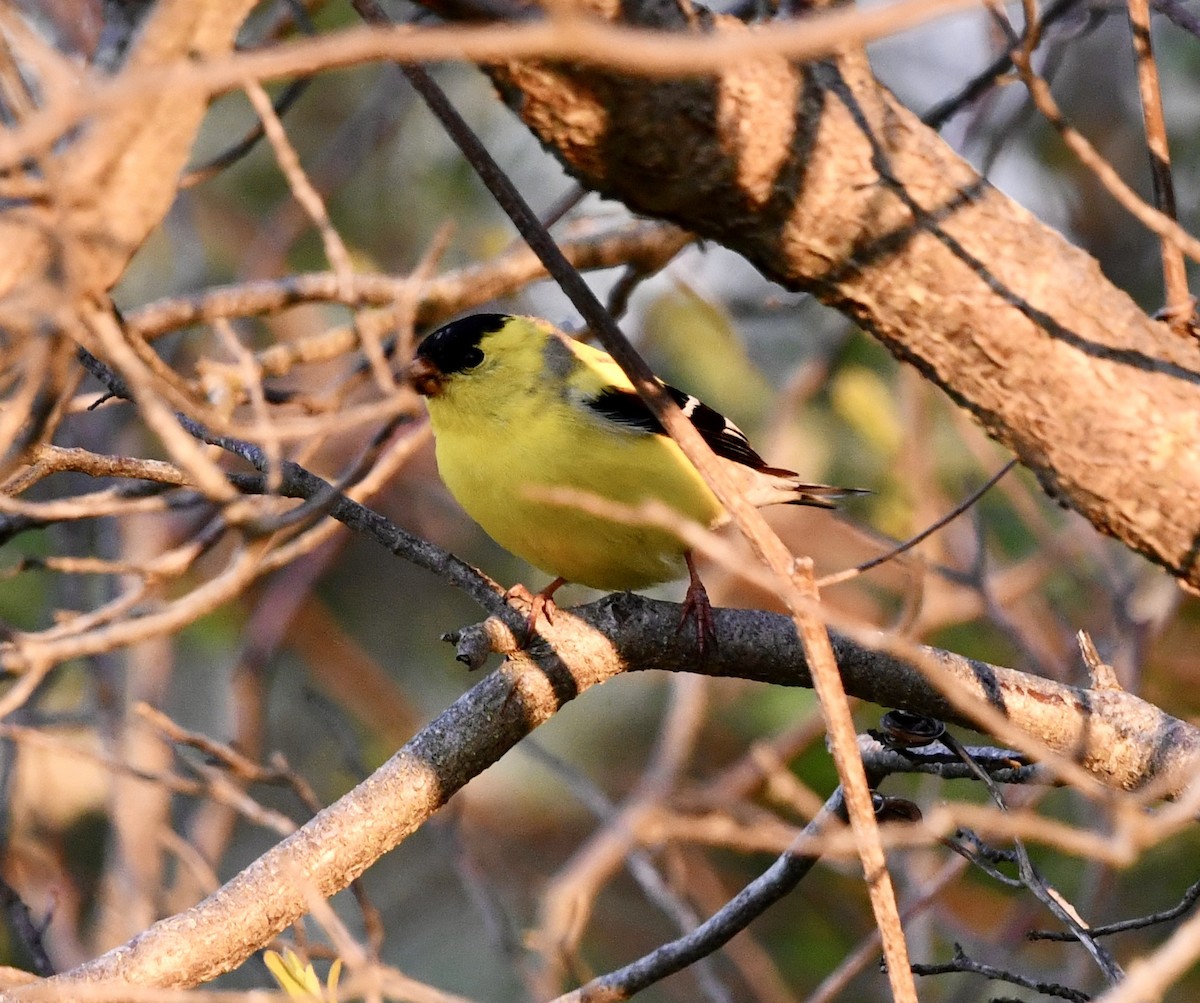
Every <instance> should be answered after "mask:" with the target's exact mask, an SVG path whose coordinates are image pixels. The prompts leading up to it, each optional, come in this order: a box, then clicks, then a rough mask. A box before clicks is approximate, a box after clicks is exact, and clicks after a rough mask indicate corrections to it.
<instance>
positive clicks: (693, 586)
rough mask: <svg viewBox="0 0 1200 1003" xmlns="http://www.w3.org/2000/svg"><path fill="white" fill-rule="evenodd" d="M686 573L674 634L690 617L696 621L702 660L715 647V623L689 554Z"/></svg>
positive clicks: (706, 592) (710, 605)
mask: <svg viewBox="0 0 1200 1003" xmlns="http://www.w3.org/2000/svg"><path fill="white" fill-rule="evenodd" d="M687 566H688V573H689V575H690V576H691V581H690V582H689V583H688V588H687V594H686V595H685V596H684V598H683V613H682V614H680V617H679V625H678V626H677V627H676V628H675V634H676V636H678V635H679V632H680V631H681V630H683V625H684V624H685V623H687V622H688V620H689V619H692V620H694V621H695V622H696V650H697V651H698V652H699V655H700V660H701V661H703V660H704V658H705V656H706V655H707V654H708V653H709V652H710V651H716V649H717V625H716V621H715V619H714V617H713V606H712V602H711V601H710V600H709V598H708V591H707V590H706V589H705V588H704V583H703V582H702V581H700V576H699V574H697V573H696V568H695V566H694V565H693V564H692V561H691V555H690V554H689V555H687Z"/></svg>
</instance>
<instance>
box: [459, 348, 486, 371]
mask: <svg viewBox="0 0 1200 1003" xmlns="http://www.w3.org/2000/svg"><path fill="white" fill-rule="evenodd" d="M482 361H483V349H482V348H480V347H479V346H478V345H472V346H471V347H470V348H468V349H467V350H466V351H465V352H463V358H462V368H463V369H474V368H475V367H476V366H477V365H479V363H481V362H482Z"/></svg>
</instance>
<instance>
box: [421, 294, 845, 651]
mask: <svg viewBox="0 0 1200 1003" xmlns="http://www.w3.org/2000/svg"><path fill="white" fill-rule="evenodd" d="M408 379H409V382H410V383H411V385H412V386H413V388H414V389H415V390H416V391H417V392H418V393H419V394H421V395H423V396H424V397H425V402H426V405H427V406H428V409H429V420H430V424H431V425H432V428H433V435H434V440H435V446H436V453H437V464H438V471H439V472H440V473H441V476H442V480H443V481H444V482H445V484H446V487H448V488H449V489H450V493H451V494H452V495H454V497H455V498H456V499H457V500H458V502H459V504H460V505H462V507H463V508H464V509H465V510H466V511H467V514H468V515H470V516H471V518H473V519H474V520H475V521H476V522H478V523H479V525H480V526H482V527H483V528H484V530H486V531H487V533H488V535H490V536H491V537H492V539H494V540H495V541H496V542H497V543H499V544H500V545H501V546H502V547H504V548H505V549H506V550H509V551H511V552H512V553H514V554H516V555H517V556H518V557H521V558H523V559H524V560H526V561H528V562H529V563H530V564H532V565H533V566H534V567H537V568H540V569H541V570H543V571H545V572H546V573H547V574H549V575H553V576H554V581H553V582H551V583H550V585H548V586H547V587H546V588H545V589H543V590H542V591H541V592H539V593H537V595H535V596H534V597H533V605H532V608H531V611H530V617H529V629H530V632H531V633H532V629H533V626H534V622H535V621H536V619H537V616H538V615H539V613H541V612H543V611H544V612H545V614H546V616H547V618H548V619H549V618H551V617H552V616H553V609H554V604H553V599H552V596H553V594H554V592H555V591H556V590H557V589H558V588H559V587H561V586H562V585H564V584H566V583H567V582H578V583H579V584H582V585H588V586H591V587H592V588H595V589H603V590H606V591H611V590H624V589H639V588H645V587H646V586H650V585H656V584H658V583H660V582H666V581H671V580H672V579H675V578H680V577H682V575H683V573H684V571H685V569H686V571H687V572H688V574H689V575H690V578H691V584H690V585H689V587H688V593H687V600H686V603H685V606H684V614H683V617H682V618H681V620H680V623H681V624H682V623H683V622H684V621H685V620H686V619H687V618H688V616H695V618H696V625H697V628H698V630H699V636H700V643H701V647H702V648H703V645H704V642H705V639H706V638H708V639H712V637H713V634H712V607H711V605H710V604H709V601H708V595H707V593H706V592H705V591H704V585H703V584H702V583H701V581H700V578H699V576H698V575H697V574H696V569H695V565H694V564H693V563H692V558H691V552H690V550H689V549H688V546H687V544H685V543H684V542H683V541H682V540H681V539H680V537H678V536H677V535H676V534H674V533H672V532H671V531H670V530H668V529H665V528H663V527H661V526H652V525H646V524H644V523H643V524H637V523H631V522H626V521H621V520H620V519H619V518H615V517H606V516H605V515H603V514H600V513H598V512H597V511H594V510H585V509H584V508H582V507H580V506H572V505H569V504H566V505H564V504H559V503H556V502H555V501H553V500H551V499H550V498H549V497H547V496H548V495H549V494H550V493H551V492H552V491H553V490H555V489H558V490H560V491H561V490H562V489H564V488H566V489H570V490H572V491H575V492H579V493H580V494H584V495H590V496H595V497H596V498H598V499H601V500H607V501H609V502H613V503H615V504H616V505H619V506H621V507H628V506H636V505H638V504H639V503H642V502H646V501H658V502H661V503H663V504H664V505H666V506H668V507H669V508H670V509H672V510H674V511H675V512H677V513H679V516H680V518H681V519H685V520H688V521H691V522H695V523H699V524H700V525H703V526H709V527H715V526H719V525H720V524H721V523H723V522H724V521H726V520H727V519H728V515H727V513H726V512H725V510H724V508H723V507H722V505H721V503H720V502H719V501H717V498H716V496H715V495H714V494H713V493H712V491H711V490H710V489H709V488H708V486H707V485H706V484H705V483H704V481H703V480H702V479H701V477H700V475H699V473H697V472H696V468H695V467H693V466H692V464H691V462H690V461H689V460H688V459H687V457H686V456H684V454H683V452H682V451H681V450H680V448H679V446H678V445H676V443H675V441H674V440H673V439H671V437H670V436H669V435H667V433H666V430H665V429H664V428H663V426H662V425H661V423H660V422H659V421H658V419H657V418H655V417H654V415H653V413H652V412H651V411H650V410H649V409H648V408H647V407H646V405H645V403H644V402H643V401H642V399H641V397H639V396H638V394H637V392H636V391H635V390H634V389H633V385H632V384H631V383H630V382H629V378H628V377H627V376H626V375H625V373H624V372H623V371H622V369H621V367H620V366H618V365H617V363H616V362H615V361H614V360H613V358H612V357H611V356H610V355H608V354H607V353H605V352H602V351H600V350H598V349H595V348H592V347H590V346H588V345H585V344H583V343H581V342H578V341H575V340H573V339H571V338H569V337H568V336H567V335H565V334H563V333H562V332H561V331H559V330H558V329H557V328H555V327H554V326H553V325H551V324H550V323H548V322H546V321H544V320H539V319H538V318H536V317H518V316H512V315H508V314H497V313H483V314H474V315H472V316H470V317H464V318H461V319H459V320H455V321H451V322H450V323H449V324H446V325H444V326H442V327H440V328H438V329H437V330H436V331H434V332H433V333H432V334H430V335H429V336H428V337H426V338H425V339H424V340H423V341H422V342H421V343H420V345H419V346H418V347H417V351H416V357H415V358H414V360H413V362H412V364H411V365H410V367H409V369H408ZM663 389H664V390H666V391H667V393H668V394H670V396H671V397H672V398H673V399H674V400H675V403H676V404H678V405H679V407H680V409H681V410H682V411H683V414H684V415H685V416H686V417H687V418H688V419H689V420H690V421H691V422H692V424H693V425H694V426H695V427H696V429H697V430H698V431H699V432H700V434H701V435H702V436H703V438H704V440H705V441H706V442H707V443H708V445H709V446H710V448H711V449H712V450H713V452H714V453H716V454H717V456H718V457H719V458H720V459H721V461H722V462H723V463H725V464H727V470H728V472H729V473H730V474H731V475H732V476H733V478H734V481H735V483H737V484H738V485H739V486H740V487H741V489H742V490H743V492H744V493H745V496H746V498H747V499H748V500H749V501H750V502H751V503H752V504H754V505H759V506H762V505H773V504H792V505H814V506H817V507H819V508H833V502H834V500H835V499H837V498H840V497H843V496H845V495H851V494H858V493H860V492H859V491H858V490H857V489H853V488H834V487H828V486H826V485H824V484H805V483H803V482H801V481H800V479H799V477H798V475H796V474H795V473H793V472H792V471H790V470H781V469H779V468H776V467H770V466H767V464H766V463H765V462H764V461H763V459H762V458H761V457H760V456H759V455H758V453H756V452H755V451H754V450H753V449H752V448H751V447H750V444H749V442H747V441H746V436H745V435H743V434H742V431H741V429H739V428H738V427H737V426H736V425H735V424H733V422H731V421H729V419H727V418H726V417H724V416H723V415H721V414H719V413H718V412H717V411H714V410H713V409H712V408H710V407H708V406H707V405H705V404H702V403H701V402H700V401H699V400H697V399H696V398H695V397H692V396H690V395H688V394H685V393H682V392H681V391H679V390H676V389H674V388H673V387H669V386H667V385H666V384H663Z"/></svg>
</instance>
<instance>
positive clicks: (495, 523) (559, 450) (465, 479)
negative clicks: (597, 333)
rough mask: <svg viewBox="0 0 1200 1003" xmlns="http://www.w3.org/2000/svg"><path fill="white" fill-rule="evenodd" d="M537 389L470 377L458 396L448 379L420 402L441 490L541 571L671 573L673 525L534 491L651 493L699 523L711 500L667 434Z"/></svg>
mask: <svg viewBox="0 0 1200 1003" xmlns="http://www.w3.org/2000/svg"><path fill="white" fill-rule="evenodd" d="M535 375H537V376H540V375H541V374H540V373H538V372H537V371H536V370H535ZM544 386H545V384H544V383H539V382H535V381H530V383H529V384H528V385H523V384H521V383H519V382H517V383H515V384H514V383H512V382H511V381H510V382H509V383H508V384H507V385H506V386H505V387H504V388H503V392H502V393H498V392H497V393H488V394H483V395H480V394H479V393H478V386H476V387H473V388H472V393H471V397H470V399H469V400H468V399H465V397H464V398H463V399H460V398H458V397H457V395H456V391H457V389H458V388H456V387H455V386H453V384H450V385H448V386H447V387H446V392H445V393H444V394H443V395H441V396H438V397H434V398H431V399H430V400H429V401H428V405H429V415H430V421H431V422H432V425H433V431H434V436H435V440H436V450H437V462H438V469H439V471H440V473H441V476H442V479H443V481H445V483H446V486H447V487H448V488H449V489H450V492H451V493H452V494H453V495H454V497H455V498H456V499H457V500H458V502H459V503H460V504H461V505H462V507H463V508H464V509H465V510H466V511H467V513H468V514H469V515H470V516H471V517H472V518H473V519H474V520H475V521H476V522H478V523H479V525H480V526H482V527H483V529H484V530H485V531H486V532H487V533H488V534H489V535H490V536H491V537H492V538H493V539H494V540H495V541H496V542H497V543H499V544H500V545H501V546H502V547H504V548H505V549H506V550H509V551H511V552H512V553H514V554H516V555H518V556H519V557H521V558H523V559H524V560H526V561H528V562H529V563H530V564H532V565H534V566H535V567H538V568H540V569H541V570H543V571H545V572H547V573H548V574H550V575H554V576H561V577H563V578H565V579H567V580H568V581H572V582H578V583H580V584H583V585H588V586H591V587H593V588H597V589H606V590H612V589H636V588H643V587H645V586H648V585H653V584H656V583H658V582H664V581H669V580H671V579H673V578H677V577H679V576H680V575H681V574H682V573H683V570H684V568H683V561H682V555H683V553H684V551H685V550H687V546H686V544H684V543H683V542H682V541H681V540H680V539H679V537H677V536H676V535H675V534H673V533H671V532H669V531H667V530H665V529H662V528H657V527H651V526H646V525H634V524H629V523H625V522H622V521H620V520H619V519H617V518H606V517H605V516H604V515H600V514H594V513H592V512H588V511H583V510H581V509H580V508H579V507H578V506H572V505H570V504H555V503H553V502H551V501H549V500H547V499H546V497H545V493H546V492H550V491H555V490H558V491H561V490H562V489H568V490H571V491H575V492H580V493H583V494H587V495H593V496H595V497H596V498H598V499H600V500H602V501H609V502H612V503H615V504H616V505H620V506H623V507H629V506H636V505H638V504H639V503H641V502H645V501H648V500H654V501H658V502H661V503H663V504H664V505H666V506H667V507H668V508H670V509H671V510H673V511H675V512H677V513H679V515H680V516H681V517H682V518H684V519H686V520H689V521H692V522H698V523H700V524H702V525H706V526H707V525H711V524H712V523H714V522H715V521H716V520H717V519H718V518H719V517H720V516H721V515H722V514H723V509H722V507H721V505H720V503H719V502H718V501H717V499H716V497H715V496H714V495H713V494H712V492H711V491H710V490H709V489H708V487H707V486H706V485H705V484H704V482H703V480H701V478H700V475H699V474H698V473H696V470H695V468H694V467H692V465H691V464H690V463H689V462H688V461H687V459H686V458H685V457H684V455H683V453H682V452H681V451H680V450H679V447H678V446H677V445H675V443H674V442H673V441H672V440H670V439H668V438H666V437H665V436H662V435H652V434H647V433H645V432H640V431H635V430H631V429H625V428H620V427H618V426H614V425H613V424H612V423H611V422H608V421H606V420H605V419H604V418H603V417H601V416H598V415H591V414H588V413H587V412H586V410H585V409H583V408H581V407H580V406H579V405H578V404H576V403H574V402H572V401H570V400H568V399H566V398H565V397H562V396H555V397H552V398H551V399H550V400H547V399H546V394H545V392H544ZM539 495H541V496H540V497H539Z"/></svg>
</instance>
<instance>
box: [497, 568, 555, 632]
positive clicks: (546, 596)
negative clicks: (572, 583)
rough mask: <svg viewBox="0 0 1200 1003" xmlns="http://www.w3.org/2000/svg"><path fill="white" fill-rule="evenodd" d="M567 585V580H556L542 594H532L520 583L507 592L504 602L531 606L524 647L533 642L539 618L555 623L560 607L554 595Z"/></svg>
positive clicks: (526, 623)
mask: <svg viewBox="0 0 1200 1003" xmlns="http://www.w3.org/2000/svg"><path fill="white" fill-rule="evenodd" d="M566 584H567V580H566V579H565V578H556V579H554V581H552V582H551V583H550V584H549V585H547V586H546V587H545V588H544V589H542V590H541V592H535V593H532V594H531V593H530V591H529V589H527V588H526V587H525V586H524V585H522V584H521V583H520V582H518V583H517V584H516V585H514V586H513V587H512V588H510V589H509V590H508V591H507V592H505V593H504V601H505V602H509V601H511V600H513V599H518V600H520V601H521V602H522V603H528V604H529V615H528V616H527V617H526V618H525V641H524V643H523V645H522V646H523V647H524V646H528V645H529V643H530V642H531V641H532V640H533V634H534V627H535V626H537V621H538V617H539V616H545V617H546V622H547V623H549V624H553V623H554V614H555V612H556V611H557V610H558V606H556V605H555V603H554V593H555V592H557V591H558V590H559V589H560V588H562V587H563V586H564V585H566Z"/></svg>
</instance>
